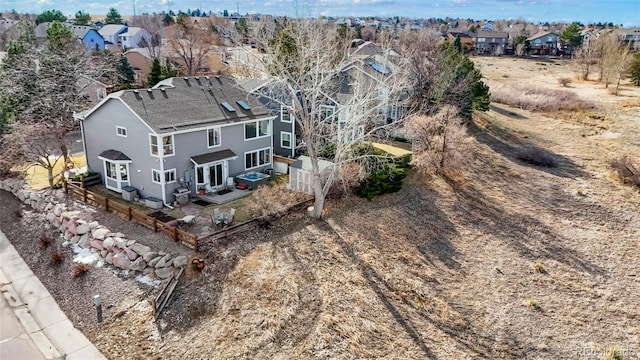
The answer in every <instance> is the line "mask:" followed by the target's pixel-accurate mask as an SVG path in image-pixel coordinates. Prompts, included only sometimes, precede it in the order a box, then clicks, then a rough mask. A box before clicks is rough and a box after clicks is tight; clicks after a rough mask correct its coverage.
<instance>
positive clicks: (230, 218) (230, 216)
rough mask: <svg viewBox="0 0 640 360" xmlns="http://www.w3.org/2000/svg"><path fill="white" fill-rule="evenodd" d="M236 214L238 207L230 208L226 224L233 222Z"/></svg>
mask: <svg viewBox="0 0 640 360" xmlns="http://www.w3.org/2000/svg"><path fill="white" fill-rule="evenodd" d="M234 216H236V209H234V208H231V210H229V217H228V218H227V219H226V221H225V224H226V225H231V224H233V217H234Z"/></svg>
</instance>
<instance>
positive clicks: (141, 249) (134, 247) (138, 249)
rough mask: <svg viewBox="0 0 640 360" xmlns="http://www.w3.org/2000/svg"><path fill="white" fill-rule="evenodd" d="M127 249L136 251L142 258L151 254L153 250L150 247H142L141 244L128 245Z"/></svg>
mask: <svg viewBox="0 0 640 360" xmlns="http://www.w3.org/2000/svg"><path fill="white" fill-rule="evenodd" d="M127 247H128V248H129V249H131V250H133V251H135V252H136V253H137V254H138V255H140V256H145V255H146V254H148V253H149V252H151V248H150V247H148V246H146V245H142V244H140V243H133V244H131V245H129V244H127Z"/></svg>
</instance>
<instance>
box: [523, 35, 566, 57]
mask: <svg viewBox="0 0 640 360" xmlns="http://www.w3.org/2000/svg"><path fill="white" fill-rule="evenodd" d="M559 38H560V35H558V34H557V33H555V32H552V31H543V32H539V33H537V34H535V35H533V36H531V37H529V38H528V39H527V40H529V54H530V55H557V54H558V53H559V50H560V43H559Z"/></svg>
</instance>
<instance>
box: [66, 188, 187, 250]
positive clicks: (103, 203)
mask: <svg viewBox="0 0 640 360" xmlns="http://www.w3.org/2000/svg"><path fill="white" fill-rule="evenodd" d="M64 191H65V193H67V194H69V195H71V196H73V197H74V198H75V199H77V200H80V201H82V202H84V203H86V204H90V205H93V206H96V207H99V208H102V209H104V210H106V211H110V212H112V213H114V214H117V215H120V216H122V217H124V218H125V219H127V220H129V221H131V222H135V223H138V224H141V225H144V226H146V227H148V228H150V229H152V230H153V231H154V232H161V233H163V234H165V235H167V236H169V237H171V238H172V239H173V240H174V241H179V242H181V243H183V244H185V245H186V246H188V247H190V248H192V249H194V250H196V251H197V250H198V236H196V235H194V234H191V233H189V232H186V231H184V230H182V229H180V228H179V227H177V226H174V225H170V224H167V223H164V222H162V221H159V220H158V219H156V218H154V217H151V216H148V215H147V214H145V213H143V212H142V211H140V210H138V209H135V208H133V207H131V206H129V205H125V204H121V203H119V202H117V201H114V200H111V199H109V198H108V197H106V196H103V195H99V194H96V193H94V192H92V191H89V190H87V189H84V188H82V187H79V186H77V185H73V184H70V183H68V182H65V183H64Z"/></svg>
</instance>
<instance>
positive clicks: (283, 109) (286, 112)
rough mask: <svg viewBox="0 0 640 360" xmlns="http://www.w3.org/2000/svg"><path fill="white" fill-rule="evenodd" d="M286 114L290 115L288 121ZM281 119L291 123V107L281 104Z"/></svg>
mask: <svg viewBox="0 0 640 360" xmlns="http://www.w3.org/2000/svg"><path fill="white" fill-rule="evenodd" d="M284 114H287V115H289V120H288V121H287V120H285V119H284ZM280 121H281V122H283V123H291V113H290V112H289V109H288V108H286V107H285V106H283V105H280Z"/></svg>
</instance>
